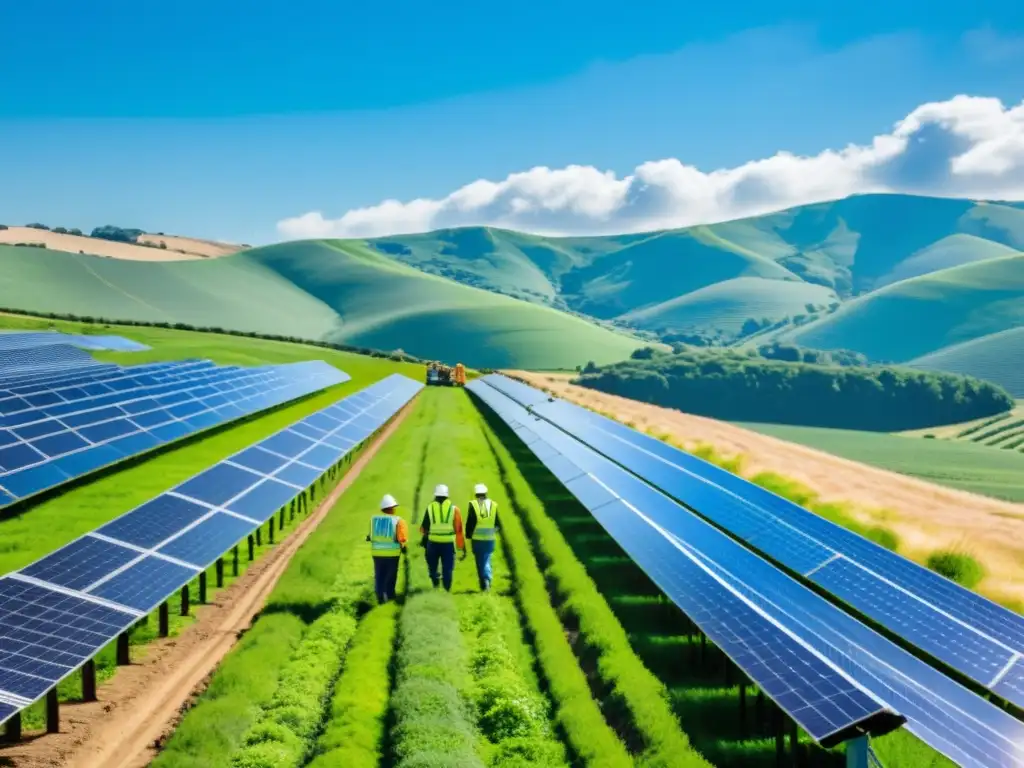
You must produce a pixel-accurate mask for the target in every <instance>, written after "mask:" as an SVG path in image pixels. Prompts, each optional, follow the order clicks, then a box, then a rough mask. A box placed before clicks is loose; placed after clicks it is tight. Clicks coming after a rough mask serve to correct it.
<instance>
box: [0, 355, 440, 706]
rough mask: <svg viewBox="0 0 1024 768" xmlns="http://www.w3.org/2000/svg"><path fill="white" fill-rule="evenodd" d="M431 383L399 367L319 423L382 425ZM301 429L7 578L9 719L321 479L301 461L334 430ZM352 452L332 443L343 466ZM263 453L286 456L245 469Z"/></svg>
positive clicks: (2, 693)
mask: <svg viewBox="0 0 1024 768" xmlns="http://www.w3.org/2000/svg"><path fill="white" fill-rule="evenodd" d="M422 386H423V385H422V384H420V383H419V382H416V381H412V380H411V379H408V378H405V377H404V376H400V375H397V374H395V375H392V376H390V377H388V378H386V379H383V380H381V381H378V382H377V383H375V384H373V385H371V386H369V387H367V388H365V389H363V390H361V391H360V392H357V393H355V394H353V395H351V396H350V397H348V398H346V399H345V400H344V401H342V402H343V403H344V404H346V406H349V405H354V410H352V411H348V410H347V409H340V408H339V407H338V406H337V405H331V406H328V407H327V408H324V409H322V410H321V411H319V412H318V414H314V415H313V416H315V417H317V418H314V419H313V420H314V421H317V422H318V423H320V424H322V425H328V422H327V421H325V420H324V419H322V418H319V417H318V416H328V417H330V419H331V421H332V422H333V423H335V424H336V425H337V426H335V427H334V430H335V431H337V430H340V429H342V428H344V427H345V426H346V425H347V424H348V423H349V422H350V421H352V420H355V419H356V418H359V415H361V414H368V413H371V412H372V413H373V414H374V415H373V417H372V419H371V422H372V423H373V424H374V425H375V426H374V429H373V430H371V432H372V431H375V430H376V429H379V428H380V427H381V426H383V425H384V423H385V422H387V420H388V419H389V418H391V417H392V416H393V415H394V414H395V413H397V412H398V411H399V410H400V409H401V408H402V407H403V406H404V405H405V404H406V403H408V402H409V401H410V400H411V399H412V398H413V396H414V395H415V394H416V393H417V392H419V390H420V389H421V388H422ZM352 413H355V414H357V415H351V414H352ZM346 414H348V415H346ZM310 418H311V417H306V419H303V420H301V421H300V422H298V423H304V422H305V421H307V420H308V419H310ZM292 434H294V433H292V432H291V428H285V429H283V430H281V431H280V432H278V433H276V434H274V435H271V436H270V437H268V438H266V439H264V440H261V441H260V442H258V443H256V444H255V445H253V446H249V447H247V448H245V449H244V450H242V451H239V452H238V453H237V454H235V455H234V456H231V457H229V458H228V459H225V460H224V461H222V462H220V463H219V464H216V465H214V466H213V467H211V468H209V469H207V470H204V471H203V472H200V473H199V474H197V475H196V476H195V477H193V478H190V479H188V480H186V481H184V482H183V483H180V484H179V485H178V486H176V487H175V488H173V489H171V490H170V491H167V492H166V493H163V494H161V495H159V496H157V497H156V498H154V499H151V500H149V501H147V502H146V503H145V504H142V505H140V506H139V507H137V508H135V509H133V510H131V511H129V512H127V513H125V514H123V515H121V516H119V517H117V518H115V519H114V520H112V521H110V522H109V523H106V524H105V525H103V526H101V527H100V528H99V529H97V530H96V531H93V532H90V533H88V534H86V535H84V536H82V537H80V538H79V539H76V540H75V541H72V542H71V543H70V544H67V545H66V546H64V547H61V548H60V549H58V550H56V551H55V552H52V553H50V554H49V555H47V556H46V557H43V558H41V559H40V560H37V561H36V562H34V563H32V564H30V565H28V566H26V567H25V568H23V569H21V570H20V571H18V572H15V573H12V574H8V575H7V576H5V577H3V578H0V702H3V703H4V704H6V705H9V706H7V707H5V708H3V709H0V722H2V721H3V719H4V718H6V717H9V716H10V715H11V714H14V712H16V711H18V710H20V709H23V708H24V707H26V706H28V705H30V704H31V703H32V702H34V701H36V700H37V699H38V698H39V697H40V696H42V695H43V694H44V693H45V692H46V691H47V690H49V689H50V688H52V687H53V686H54V685H56V684H57V683H58V682H60V681H61V680H62V679H64V678H65V677H67V676H68V675H69V674H71V673H72V672H73V671H74V670H76V669H77V668H78V667H79V666H81V665H82V664H83V663H85V662H86V661H87V660H88V659H89V658H90V657H91V656H93V655H94V654H95V653H96V651H97V650H99V649H100V648H102V647H103V646H105V645H106V644H107V643H109V642H111V641H112V640H114V639H115V638H116V637H117V635H118V634H120V633H121V632H123V631H124V630H125V629H127V628H128V627H129V626H131V625H132V624H133V623H134V622H136V621H137V620H138V619H139V618H141V617H142V616H144V615H145V614H146V613H148V612H149V611H151V610H153V609H154V608H156V607H157V606H158V605H159V604H160V603H161V602H163V601H164V600H166V599H167V597H168V596H170V595H172V594H174V592H175V591H177V590H178V589H179V588H180V587H182V586H183V585H185V584H187V583H188V582H189V581H191V580H192V579H193V578H195V577H196V575H197V574H199V573H200V572H202V571H203V570H204V569H206V568H208V567H209V566H210V565H211V564H212V563H213V562H214V561H215V560H216V559H217V558H218V557H220V556H221V555H222V554H223V553H224V552H225V551H227V550H228V549H229V548H230V547H231V546H233V545H234V544H235V543H236V542H238V541H239V540H241V539H243V538H244V537H245V536H246V535H248V534H249V533H251V532H252V531H253V530H255V529H256V528H257V527H258V526H259V525H261V524H262V523H264V522H265V521H266V520H267V519H268V518H269V517H270V516H272V515H273V514H274V513H275V512H276V511H277V510H278V509H281V508H282V507H284V506H285V505H286V504H288V503H289V502H290V501H291V500H292V499H294V498H295V497H296V496H298V495H299V494H300V493H301V492H302V491H303V489H304V488H306V487H307V486H308V485H309V484H311V483H312V482H313V481H315V480H317V479H319V478H320V477H321V476H322V475H323V471H322V470H319V469H314V468H312V467H309V466H308V465H305V464H302V459H303V455H304V453H305V452H307V451H309V450H311V449H315V448H319V447H323V446H324V445H326V442H325V441H326V440H328V439H330V438H331V437H332V435H333V433H332V432H325V433H323V439H322V440H321V441H318V442H315V443H313V442H309V441H307V443H308V445H307V446H306V447H302V446H296V445H295V444H294V443H290V441H287V440H284V441H282V440H281V439H280V438H281V437H282V436H284V437H285V438H287V437H288V436H289V435H292ZM369 434H370V433H367V434H366V435H365V436H369ZM285 443H287V444H289V445H291V446H292V447H295V448H297V450H296V451H295V452H294V454H293V455H290V456H280V455H276V454H274V453H273V451H272V450H271V449H269V448H268V446H272V445H282V444H285ZM351 447H352V444H351V443H350V444H349V448H333V449H332V450H333V451H334V452H335V453H334V456H335V463H336V462H338V461H340V460H341V459H342V458H343V457H344V456H345V454H346V453H347V452H348V450H350V449H351ZM262 454H266V455H267V456H276V457H277V459H280V461H277V460H275V461H274V462H272V463H271V464H266V463H265V462H264V461H263V460H262V459H261V460H260V461H259V462H258V463H259V464H261V467H259V468H257V467H249V468H246V467H244V466H243V465H242V462H243V461H249V459H251V457H253V456H261V455H262ZM249 463H250V464H252V463H253V462H252V461H250V462H249ZM289 467H303V468H305V469H308V470H309V471H310V472H312V474H311V475H308V476H307V477H308V478H309V479H308V481H307V482H304V483H301V484H297V483H290V482H289V481H288V480H285V479H283V477H282V475H283V472H282V470H286V469H288V468H289ZM268 470H276V471H277V474H272V472H271V471H268ZM192 494H195V496H194V497H193V496H192Z"/></svg>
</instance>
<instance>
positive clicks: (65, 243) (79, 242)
mask: <svg viewBox="0 0 1024 768" xmlns="http://www.w3.org/2000/svg"><path fill="white" fill-rule="evenodd" d="M18 243H26V244H32V245H39V246H43V247H46V248H49V249H51V250H54V251H65V252H67V253H86V254H91V255H93V256H106V257H108V258H112V259H129V260H131V261H185V260H189V259H204V258H211V257H217V256H226V255H228V254H229V253H235V252H236V251H239V250H241V246H237V245H230V244H228V243H218V242H214V241H212V240H198V239H195V238H191V237H179V236H176V235H162V234H142V235H140V236H139V238H138V240H137V241H136V243H124V242H117V241H114V240H104V239H103V238H99V237H89V236H88V235H81V234H71V233H68V232H53V231H50V230H47V229H36V228H34V227H7V228H6V229H3V228H0V245H15V244H18ZM161 243H162V244H163V246H161Z"/></svg>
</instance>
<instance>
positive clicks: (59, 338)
mask: <svg viewBox="0 0 1024 768" xmlns="http://www.w3.org/2000/svg"><path fill="white" fill-rule="evenodd" d="M59 344H70V345H73V346H76V347H81V348H82V349H96V350H101V349H102V350H111V351H115V352H141V351H143V350H146V349H149V347H147V346H146V345H145V344H140V343H139V342H137V341H132V340H131V339H126V338H124V337H123V336H109V335H96V336H91V335H83V334H73V333H59V332H55V331H0V350H7V349H29V348H36V347H46V346H51V345H59Z"/></svg>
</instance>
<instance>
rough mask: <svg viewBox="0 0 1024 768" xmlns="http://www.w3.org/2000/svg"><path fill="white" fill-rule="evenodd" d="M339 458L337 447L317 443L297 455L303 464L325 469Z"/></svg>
mask: <svg viewBox="0 0 1024 768" xmlns="http://www.w3.org/2000/svg"><path fill="white" fill-rule="evenodd" d="M340 458H341V452H340V451H338V449H337V448H331V447H330V446H326V445H318V446H317V447H316V448H313V449H311V450H309V451H306V452H305V453H304V454H302V455H301V456H300V457H299V460H300V461H301V462H302V463H303V464H310V465H312V466H314V467H316V468H317V469H320V470H326V469H329V468H330V467H332V466H334V465H335V464H336V463H337V461H338V459H340Z"/></svg>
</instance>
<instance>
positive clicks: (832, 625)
mask: <svg viewBox="0 0 1024 768" xmlns="http://www.w3.org/2000/svg"><path fill="white" fill-rule="evenodd" d="M467 388H468V389H469V390H470V391H471V392H473V393H474V394H476V395H477V396H478V397H479V398H480V399H481V400H483V401H484V402H485V403H486V404H487V405H488V406H489V407H490V408H491V409H492V410H493V411H494V412H495V413H496V414H497V415H498V416H500V417H501V418H502V419H503V420H504V421H505V422H506V423H507V424H508V425H509V426H510V427H511V428H512V429H513V430H514V431H515V432H516V433H517V434H518V435H519V437H520V438H521V439H522V440H523V442H524V443H525V444H526V445H527V447H528V448H529V449H530V450H531V452H533V454H534V455H535V456H536V457H537V458H538V459H539V460H540V461H541V462H542V463H544V464H545V466H547V468H548V469H549V470H550V471H551V472H552V474H553V475H554V476H555V477H557V478H558V479H559V480H560V481H561V482H562V483H563V484H564V485H565V487H566V488H567V489H568V490H569V491H570V492H571V493H572V494H573V495H574V496H575V497H576V498H577V499H578V500H579V501H580V503H581V504H582V505H583V506H584V507H586V508H587V509H588V510H590V512H591V514H593V515H594V517H595V518H596V519H597V520H598V522H599V523H600V524H601V525H602V526H603V527H604V528H605V529H606V530H607V531H608V532H609V534H610V535H611V536H612V537H613V538H614V539H615V540H616V541H617V542H618V544H619V545H620V546H621V547H622V548H623V549H624V550H625V551H626V552H627V554H629V556H630V557H631V558H632V559H633V560H634V561H635V562H636V563H637V565H638V566H639V567H640V568H642V569H643V570H644V571H645V572H646V573H647V574H648V576H650V578H651V579H652V580H653V581H654V582H655V583H656V584H658V586H659V587H660V588H661V589H662V590H663V591H664V592H665V594H666V595H667V596H668V597H669V598H670V599H672V600H673V601H674V602H675V603H676V605H678V606H679V608H680V609H681V610H682V611H683V612H684V613H686V615H687V616H688V617H689V618H690V619H691V620H692V621H693V622H694V623H695V624H696V625H697V626H698V627H700V629H701V630H702V631H703V632H704V633H705V634H706V635H707V636H708V637H709V638H710V639H711V640H712V641H713V642H715V643H716V644H717V645H718V646H719V647H721V648H722V650H723V651H724V652H725V653H726V654H727V655H728V656H729V657H730V658H731V659H732V660H733V662H735V663H736V665H737V666H738V667H740V668H741V669H743V670H744V672H745V673H746V674H747V675H748V676H749V677H750V678H751V680H753V682H754V683H755V684H757V685H758V686H759V687H760V688H761V689H762V690H764V692H765V694H766V695H768V696H769V697H771V698H772V699H773V700H774V701H775V702H776V703H777V704H778V705H779V706H780V707H781V708H782V709H783V710H784V711H786V712H787V713H788V714H789V715H790V717H792V718H793V719H794V721H796V722H797V723H799V724H800V726H801V727H802V728H803V729H804V730H805V731H806V732H807V733H808V734H809V735H810V736H811V737H812V738H814V739H816V740H817V741H819V742H820V743H822V744H824V745H826V746H828V745H831V744H833V743H836V742H838V741H841V740H844V739H846V738H849V737H850V736H851V735H853V734H855V733H857V732H859V731H867V732H869V733H874V734H878V733H884V732H886V731H887V730H890V729H892V728H893V727H896V726H898V724H899V723H900V722H901V721H902V720H903V719H905V720H906V725H907V728H908V729H909V730H910V731H912V732H913V733H914V734H916V735H917V736H918V737H919V738H921V739H922V740H923V741H925V742H926V743H928V744H930V745H931V746H932V747H933V748H935V749H936V750H938V751H939V752H942V753H943V754H945V755H947V756H949V757H950V758H951V759H953V760H955V761H957V762H958V763H960V764H961V765H965V766H1010V765H1020V764H1022V760H1024V724H1021V723H1020V722H1019V721H1018V720H1016V719H1015V718H1013V717H1012V716H1010V715H1009V714H1007V713H1005V712H1004V711H1002V710H1001V709H999V708H998V707H996V706H994V705H993V704H991V703H990V702H988V701H986V700H985V699H984V698H982V697H980V696H978V695H976V694H975V693H973V692H971V691H970V690H968V689H966V688H965V687H963V686H961V685H959V684H958V683H956V682H955V681H953V680H952V679H950V678H949V677H947V676H946V675H944V674H942V673H941V672H940V671H939V670H937V669H935V668H934V667H932V666H930V665H928V664H927V663H925V662H924V661H922V660H920V659H918V658H917V657H915V656H914V655H912V654H911V653H908V652H907V651H905V650H903V649H902V648H901V647H899V646H898V645H896V644H895V643H893V642H891V641H890V640H888V639H887V638H885V637H883V636H882V635H880V634H878V633H877V632H875V631H874V630H872V629H870V628H869V627H867V626H866V625H864V624H862V623H861V622H860V621H858V620H857V619H855V618H853V617H852V616H850V615H849V614H848V613H846V612H845V611H844V610H843V609H841V608H840V607H838V606H837V605H835V604H833V603H832V602H830V601H828V600H827V599H825V598H823V597H821V596H820V595H818V594H816V593H815V592H813V591H812V590H811V589H809V588H807V587H806V586H804V585H803V584H801V583H800V582H799V581H798V580H796V579H794V578H791V577H790V576H788V575H787V574H786V573H784V572H783V571H782V570H779V569H778V568H776V567H775V566H774V565H773V564H771V563H769V562H768V561H767V560H765V559H763V558H762V557H761V556H759V555H758V554H757V553H755V552H754V551H752V550H751V549H749V548H748V547H746V546H744V545H743V544H741V543H739V542H737V541H736V540H734V539H733V538H731V537H730V536H728V535H726V534H725V533H723V532H722V531H721V530H719V529H718V528H716V527H715V526H713V525H711V524H710V523H708V522H707V521H706V520H704V519H703V518H702V517H701V516H699V515H697V514H695V513H694V512H693V511H691V508H692V509H697V511H699V512H700V513H701V514H702V515H717V516H719V517H720V518H724V517H725V516H726V515H727V514H728V513H730V511H731V512H732V514H739V513H740V512H742V514H746V509H747V508H748V507H750V506H751V504H750V503H748V502H747V501H745V497H743V496H741V495H737V493H734V492H729V493H726V492H723V493H721V494H719V495H718V496H715V497H712V496H708V495H699V494H697V497H698V498H699V502H698V501H694V497H695V494H694V493H686V494H684V495H685V496H687V497H689V498H681V499H679V501H682V502H684V503H685V506H684V504H680V503H678V501H677V500H676V499H674V498H670V495H671V494H667V493H665V492H663V490H664V489H662V488H660V485H659V482H664V477H663V474H662V473H661V471H660V467H661V465H662V462H660V461H653V460H652V461H651V462H650V463H649V464H648V465H644V466H639V465H636V466H633V467H626V466H625V465H624V464H622V463H620V462H618V461H616V460H613V458H612V457H610V456H608V455H605V454H604V451H603V450H602V448H605V449H609V446H607V445H604V444H601V445H600V446H598V445H592V444H591V440H594V442H595V443H600V440H601V435H597V434H595V433H594V432H592V431H590V430H589V429H588V427H590V426H592V425H593V423H594V422H593V421H591V419H590V416H591V415H590V414H589V412H585V413H581V414H578V416H577V418H576V419H575V420H572V419H570V418H569V417H567V416H566V413H567V412H572V413H574V414H575V412H574V411H571V409H567V408H566V406H567V405H568V404H566V403H564V402H562V401H556V400H552V399H550V398H548V396H547V395H546V394H545V393H543V392H541V391H539V390H536V389H534V388H532V387H528V386H526V385H523V384H520V383H519V382H515V381H512V380H511V379H508V378H506V377H503V376H498V375H492V376H487V377H484V378H482V379H479V380H477V381H475V382H471V383H470V384H469V385H467ZM579 410H580V411H582V410H583V409H579ZM596 418H597V419H600V418H601V417H596ZM556 419H557V420H558V422H557V423H556ZM606 421H610V420H606ZM611 428H612V427H611V425H609V429H611ZM622 430H623V431H631V430H628V428H625V427H622ZM605 434H607V432H605ZM634 435H635V436H636V437H635V438H634V439H635V440H639V439H640V438H644V437H645V436H643V435H640V434H639V433H635V432H634ZM625 439H626V438H623V440H625ZM609 450H610V449H609ZM688 507H690V508H688ZM705 509H707V510H708V511H707V512H705ZM716 522H717V521H716ZM723 527H727V526H723ZM790 539H791V540H792V541H795V542H798V541H799V536H798V535H797V532H796V531H793V533H792V534H791V535H790ZM949 642H950V644H955V643H956V642H957V641H956V639H955V638H949Z"/></svg>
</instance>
